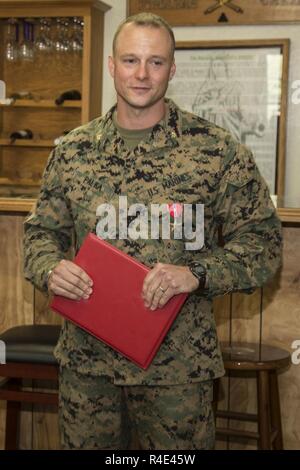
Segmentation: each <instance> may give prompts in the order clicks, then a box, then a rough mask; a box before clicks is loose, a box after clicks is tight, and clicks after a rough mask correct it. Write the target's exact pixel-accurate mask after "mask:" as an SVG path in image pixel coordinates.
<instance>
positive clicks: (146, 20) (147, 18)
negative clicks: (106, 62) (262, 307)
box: [113, 13, 175, 57]
mask: <svg viewBox="0 0 300 470" xmlns="http://www.w3.org/2000/svg"><path fill="white" fill-rule="evenodd" d="M130 23H133V24H134V25H136V26H146V27H149V28H164V29H165V30H166V31H167V33H168V34H169V36H170V39H171V54H172V57H173V56H174V51H175V37H174V33H173V30H172V28H171V26H170V25H169V23H168V22H167V21H166V20H164V19H163V18H162V17H161V16H158V15H154V14H153V13H138V14H137V15H133V16H129V17H128V18H126V20H124V21H122V23H121V24H120V25H119V26H118V29H117V31H116V32H115V35H114V39H113V54H114V55H115V54H116V46H117V39H118V36H119V34H120V32H121V31H122V29H123V28H124V26H125V25H126V24H130Z"/></svg>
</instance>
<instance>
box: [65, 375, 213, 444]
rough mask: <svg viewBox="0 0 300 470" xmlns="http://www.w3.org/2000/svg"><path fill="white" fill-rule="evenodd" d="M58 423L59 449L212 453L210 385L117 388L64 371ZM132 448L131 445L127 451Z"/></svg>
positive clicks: (207, 383)
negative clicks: (135, 446)
mask: <svg viewBox="0 0 300 470" xmlns="http://www.w3.org/2000/svg"><path fill="white" fill-rule="evenodd" d="M59 389H60V392H59V423H60V433H61V444H62V448H63V449H127V448H128V445H129V442H130V441H131V437H132V434H134V435H135V436H137V440H138V442H139V448H142V449H149V450H150V449H151V450H152V449H153V450H154V449H158V450H175V449H181V450H190V449H213V447H214V438H215V427H214V419H213V412H212V403H211V402H212V381H207V382H201V383H194V384H185V385H172V386H149V385H148V386H145V385H143V386H140V385H131V386H120V385H114V384H113V383H111V382H110V381H109V380H108V379H107V378H104V377H94V376H89V375H85V374H81V373H78V372H77V371H74V370H70V369H68V368H66V367H62V368H61V370H60V387H59ZM131 448H133V447H131Z"/></svg>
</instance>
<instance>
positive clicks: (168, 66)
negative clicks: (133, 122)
mask: <svg viewBox="0 0 300 470" xmlns="http://www.w3.org/2000/svg"><path fill="white" fill-rule="evenodd" d="M109 71H110V74H111V76H112V77H113V79H114V83H115V88H116V91H117V95H118V104H122V105H125V106H129V107H131V108H135V109H151V107H152V106H153V105H155V104H156V103H157V102H159V101H161V100H163V98H164V95H165V93H166V90H167V88H168V82H169V80H170V79H171V78H172V77H173V75H174V73H175V64H174V59H173V56H172V44H171V39H170V37H169V34H168V32H167V31H166V30H165V29H164V28H155V27H149V26H136V25H134V24H132V23H129V24H126V25H125V26H124V27H123V29H122V30H121V32H120V33H119V36H118V38H117V43H116V50H115V53H114V57H109Z"/></svg>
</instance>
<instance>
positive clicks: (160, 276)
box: [142, 263, 199, 310]
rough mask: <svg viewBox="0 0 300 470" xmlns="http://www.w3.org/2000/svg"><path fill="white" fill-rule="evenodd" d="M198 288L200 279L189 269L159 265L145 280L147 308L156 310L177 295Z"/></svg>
mask: <svg viewBox="0 0 300 470" xmlns="http://www.w3.org/2000/svg"><path fill="white" fill-rule="evenodd" d="M198 286H199V281H198V279H197V278H196V277H195V276H194V275H193V274H192V273H191V271H190V270H189V268H188V267H186V266H175V265H173V264H162V263H157V264H156V265H155V266H154V268H153V269H152V270H151V271H150V272H149V273H148V274H147V276H146V278H145V280H144V284H143V290H142V297H143V299H144V302H145V306H146V307H149V308H150V310H155V309H157V308H158V307H159V308H161V307H163V306H164V305H165V304H166V303H167V302H168V300H170V299H171V297H173V296H174V295H175V294H181V293H183V292H193V291H194V290H196V289H197V288H198Z"/></svg>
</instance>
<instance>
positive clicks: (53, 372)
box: [0, 325, 61, 450]
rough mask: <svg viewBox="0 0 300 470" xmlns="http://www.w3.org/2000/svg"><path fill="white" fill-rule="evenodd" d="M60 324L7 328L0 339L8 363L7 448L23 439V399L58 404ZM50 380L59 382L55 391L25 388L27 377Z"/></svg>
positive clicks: (1, 390)
mask: <svg viewBox="0 0 300 470" xmlns="http://www.w3.org/2000/svg"><path fill="white" fill-rule="evenodd" d="M60 328H61V327H60V326H54V325H22V326H16V327H14V328H10V329H8V330H6V331H5V332H4V333H2V334H1V335H0V340H1V341H3V342H4V344H5V346H6V363H5V364H1V365H0V377H5V379H6V380H3V383H2V382H0V400H6V401H7V408H6V427H5V449H6V450H15V449H17V448H18V442H19V424H20V411H21V405H22V403H35V404H37V403H39V404H51V405H54V406H56V407H57V405H58V393H57V384H58V364H57V362H56V359H55V357H54V355H53V350H54V347H55V345H56V343H57V341H58V336H59V332H60ZM25 379H30V380H47V381H52V382H54V383H55V385H56V391H55V392H53V393H52V392H49V391H48V392H44V391H40V389H41V385H40V383H39V391H35V390H34V388H32V390H30V391H25V390H23V388H22V385H23V380H25Z"/></svg>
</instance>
